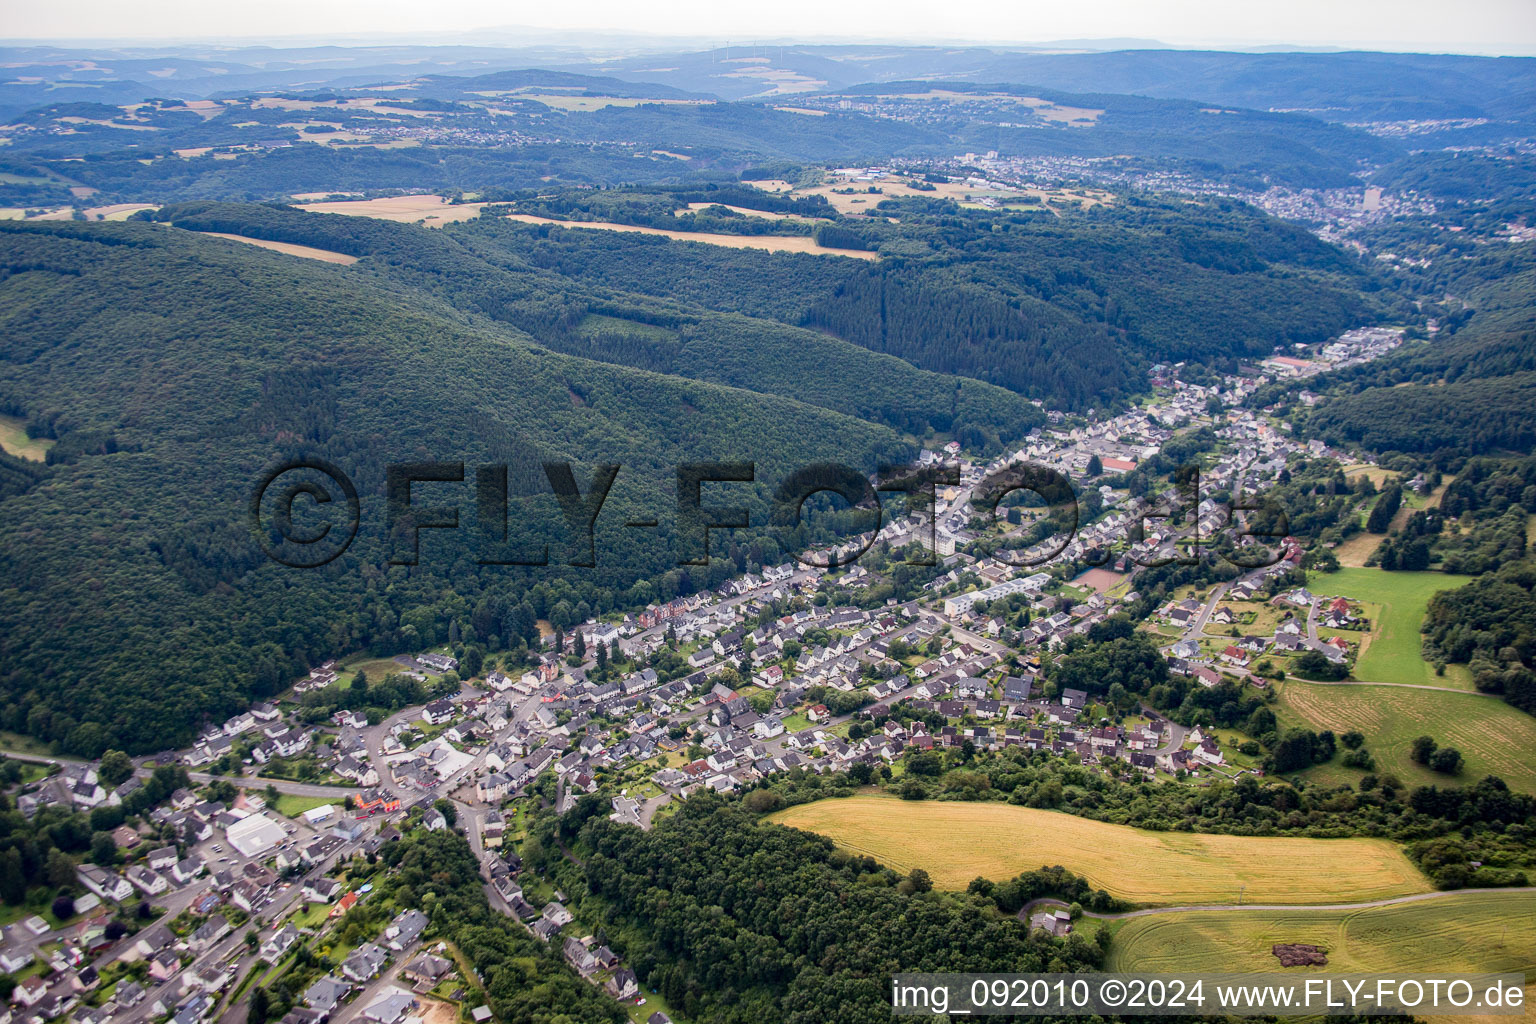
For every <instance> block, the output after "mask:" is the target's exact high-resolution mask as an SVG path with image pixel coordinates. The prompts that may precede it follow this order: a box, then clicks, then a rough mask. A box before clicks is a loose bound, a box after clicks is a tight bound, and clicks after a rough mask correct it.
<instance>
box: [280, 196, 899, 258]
mask: <svg viewBox="0 0 1536 1024" xmlns="http://www.w3.org/2000/svg"><path fill="white" fill-rule="evenodd" d="M310 209H314V207H310ZM507 220H518V221H522V222H523V223H524V224H557V225H559V226H560V227H563V228H585V229H591V230H594V231H634V232H637V233H639V234H642V235H661V236H662V237H664V238H671V239H674V240H676V241H679V242H703V243H705V244H706V245H723V246H726V247H727V248H730V249H767V250H768V251H769V252H810V253H819V254H821V255H824V256H852V257H853V258H854V259H858V260H873V259H878V257H877V256H876V255H875V254H874V253H872V252H863V251H861V250H858V249H829V248H827V247H826V246H824V245H817V244H816V240H815V239H814V238H812V237H811V236H809V235H726V234H714V233H711V232H708V231H667V230H664V229H662V228H646V227H639V226H638V225H634V224H609V223H607V222H606V221H583V220H554V219H552V218H550V217H535V216H533V215H532V214H527V213H513V214H508V215H507Z"/></svg>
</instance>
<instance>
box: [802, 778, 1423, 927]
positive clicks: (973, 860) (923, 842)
mask: <svg viewBox="0 0 1536 1024" xmlns="http://www.w3.org/2000/svg"><path fill="white" fill-rule="evenodd" d="M773 820H774V821H776V822H778V823H780V824H783V825H789V826H791V827H794V828H800V829H805V830H807V831H810V832H816V833H819V834H821V835H824V836H827V837H828V838H830V839H832V840H833V841H834V842H836V843H837V844H838V845H839V846H842V847H844V848H845V849H848V850H852V851H854V852H856V853H861V854H867V855H868V856H871V857H874V858H875V859H876V860H878V861H880V862H881V863H882V864H886V865H888V866H890V867H892V868H895V869H897V870H898V871H910V870H911V869H913V868H922V869H923V870H925V871H927V872H928V874H929V875H930V876H931V877H932V879H933V883H934V885H936V886H938V887H940V888H943V889H963V888H965V886H966V885H968V884H969V883H970V881H971V879H973V878H976V877H977V876H982V877H985V878H991V879H994V880H1002V879H1006V878H1011V877H1013V876H1014V875H1017V874H1019V873H1021V872H1023V871H1030V870H1033V869H1035V868H1038V867H1041V866H1042V865H1055V864H1060V865H1062V866H1063V867H1066V868H1069V869H1071V870H1072V871H1075V872H1077V873H1078V874H1080V875H1083V876H1084V877H1086V878H1087V879H1088V880H1089V881H1091V882H1092V883H1093V884H1094V886H1095V887H1097V888H1102V889H1105V890H1106V891H1108V892H1110V893H1112V894H1113V895H1115V896H1119V897H1121V898H1122V899H1126V900H1130V901H1131V902H1134V903H1141V904H1152V905H1158V904H1161V905H1169V904H1186V903H1192V904H1200V903H1235V902H1236V901H1237V899H1238V894H1239V891H1240V890H1241V891H1242V898H1243V900H1244V901H1245V902H1249V901H1251V902H1262V903H1341V902H1342V903H1349V902H1357V901H1361V900H1371V899H1381V898H1386V897H1391V896H1402V895H1406V894H1408V893H1415V892H1424V891H1426V890H1428V889H1429V888H1430V886H1429V882H1428V880H1427V879H1425V878H1424V876H1423V875H1422V874H1420V873H1419V870H1418V869H1417V868H1415V867H1414V866H1413V864H1412V863H1410V862H1409V860H1408V858H1407V857H1405V856H1404V855H1403V852H1402V851H1401V850H1400V849H1399V848H1398V847H1397V846H1396V845H1395V844H1393V843H1389V842H1387V841H1386V840H1381V839H1305V838H1289V837H1280V838H1277V837H1268V836H1221V835H1195V834H1191V833H1188V832H1149V831H1145V830H1142V829H1134V828H1130V827H1128V826H1125V825H1111V824H1108V823H1107V822H1102V821H1090V820H1088V819H1087V818H1079V817H1075V816H1073V815H1070V814H1061V813H1058V812H1056V811H1044V810H1038V809H1035V808H1029V807H1018V806H1015V805H1013V804H1002V803H949V802H945V803H939V802H933V801H914V800H898V799H896V798H894V797H880V796H858V797H850V798H847V799H838V800H820V801H816V802H814V803H809V804H801V805H799V806H797V807H791V808H788V809H787V810H784V811H781V812H779V813H778V814H775V815H773Z"/></svg>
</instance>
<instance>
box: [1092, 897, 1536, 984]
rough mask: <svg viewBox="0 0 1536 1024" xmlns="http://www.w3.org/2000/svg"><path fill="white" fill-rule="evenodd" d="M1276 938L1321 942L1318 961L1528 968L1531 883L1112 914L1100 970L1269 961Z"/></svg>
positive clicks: (1412, 969)
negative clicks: (1367, 902) (1421, 895)
mask: <svg viewBox="0 0 1536 1024" xmlns="http://www.w3.org/2000/svg"><path fill="white" fill-rule="evenodd" d="M1277 942H1301V943H1307V944H1309V945H1317V946H1321V947H1323V949H1325V950H1326V951H1327V953H1328V964H1327V966H1326V967H1325V968H1324V970H1327V971H1336V972H1344V973H1349V972H1353V973H1360V974H1367V973H1377V972H1386V971H1392V972H1400V973H1403V974H1415V973H1423V972H1426V971H1446V972H1450V973H1455V972H1465V973H1477V972H1483V971H1488V972H1501V971H1531V970H1532V969H1533V968H1536V890H1533V889H1517V890H1510V891H1507V892H1470V893H1460V894H1456V895H1452V896H1446V897H1444V898H1437V899H1430V900H1421V901H1418V902H1414V903H1398V904H1394V905H1392V906H1386V907H1366V908H1362V909H1358V910H1323V909H1318V910H1251V911H1249V910H1230V911H1228V910H1219V911H1218V910H1203V911H1202V910H1192V911H1188V912H1184V913H1175V914H1150V915H1147V916H1145V917H1137V918H1132V919H1130V920H1128V921H1125V922H1123V923H1122V924H1120V926H1119V927H1118V929H1117V930H1116V932H1115V941H1114V942H1113V943H1112V944H1111V946H1110V955H1109V963H1108V964H1107V965H1106V966H1105V969H1106V970H1110V971H1127V972H1138V971H1141V972H1152V973H1166V974H1177V973H1181V972H1195V971H1233V972H1248V971H1274V970H1277V969H1278V963H1279V962H1278V961H1277V960H1276V959H1275V957H1274V955H1273V954H1272V953H1271V952H1270V947H1271V946H1272V945H1274V944H1275V943H1277Z"/></svg>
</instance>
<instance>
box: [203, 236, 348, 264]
mask: <svg viewBox="0 0 1536 1024" xmlns="http://www.w3.org/2000/svg"><path fill="white" fill-rule="evenodd" d="M198 234H200V235H212V236H213V237H214V238H227V239H229V240H230V241H231V242H244V243H245V244H247V245H256V246H260V247H261V248H263V249H271V250H272V251H273V252H280V253H284V254H285V255H288V256H299V257H302V258H303V259H306V260H319V261H320V262H322V263H339V264H341V265H343V266H348V267H350V266H351V265H352V264H354V263H356V262H357V257H356V256H348V255H347V254H346V253H342V252H332V251H331V250H329V249H315V248H312V247H310V246H307V245H294V244H293V243H292V242H272V241H268V240H267V239H265V238H247V237H246V236H244V235H227V234H225V233H224V232H222V231H199V232H198Z"/></svg>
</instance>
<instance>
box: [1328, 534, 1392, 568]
mask: <svg viewBox="0 0 1536 1024" xmlns="http://www.w3.org/2000/svg"><path fill="white" fill-rule="evenodd" d="M1385 539H1386V536H1385V534H1380V533H1366V532H1365V531H1364V530H1362V531H1360V532H1359V533H1357V534H1354V535H1352V536H1351V537H1350V538H1349V539H1348V540H1346V541H1344V542H1342V543H1340V544H1339V545H1338V546H1337V547H1335V548H1334V549H1333V557H1334V558H1337V559H1338V560H1339V564H1340V565H1343V566H1348V567H1349V568H1351V569H1359V568H1363V567H1364V566H1365V560H1366V559H1368V558H1370V557H1371V555H1373V554H1375V553H1376V549H1377V548H1378V547H1380V546H1381V542H1382V541H1383V540H1385Z"/></svg>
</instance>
